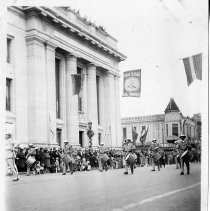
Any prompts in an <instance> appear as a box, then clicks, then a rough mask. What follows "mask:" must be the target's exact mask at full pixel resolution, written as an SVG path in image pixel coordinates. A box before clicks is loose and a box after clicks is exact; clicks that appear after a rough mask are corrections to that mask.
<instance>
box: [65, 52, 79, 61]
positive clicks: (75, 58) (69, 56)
mask: <svg viewBox="0 0 210 211" xmlns="http://www.w3.org/2000/svg"><path fill="white" fill-rule="evenodd" d="M66 59H67V60H69V61H76V60H77V56H75V55H74V54H72V53H67V54H66Z"/></svg>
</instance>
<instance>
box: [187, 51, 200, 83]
mask: <svg viewBox="0 0 210 211" xmlns="http://www.w3.org/2000/svg"><path fill="white" fill-rule="evenodd" d="M183 63H184V67H185V72H186V75H187V84H188V86H189V85H190V84H191V83H192V82H193V81H194V80H195V79H198V80H202V53H200V54H197V55H194V56H190V57H187V58H183Z"/></svg>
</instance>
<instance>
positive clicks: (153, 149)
mask: <svg viewBox="0 0 210 211" xmlns="http://www.w3.org/2000/svg"><path fill="white" fill-rule="evenodd" d="M158 150H159V144H158V143H157V139H155V138H154V139H153V140H152V143H151V145H150V148H149V154H150V156H151V159H152V170H151V171H155V165H157V166H158V171H160V162H159V159H160V158H161V155H160V154H159V152H158Z"/></svg>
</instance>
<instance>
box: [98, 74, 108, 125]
mask: <svg viewBox="0 0 210 211" xmlns="http://www.w3.org/2000/svg"><path fill="white" fill-rule="evenodd" d="M99 98H100V99H99V110H100V126H103V125H104V116H105V115H106V113H104V81H103V76H100V77H99Z"/></svg>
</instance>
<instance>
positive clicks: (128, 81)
mask: <svg viewBox="0 0 210 211" xmlns="http://www.w3.org/2000/svg"><path fill="white" fill-rule="evenodd" d="M139 88H140V84H139V78H137V77H129V78H125V91H127V92H136V91H138V90H139Z"/></svg>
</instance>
